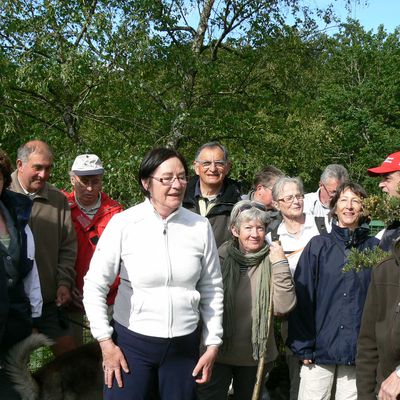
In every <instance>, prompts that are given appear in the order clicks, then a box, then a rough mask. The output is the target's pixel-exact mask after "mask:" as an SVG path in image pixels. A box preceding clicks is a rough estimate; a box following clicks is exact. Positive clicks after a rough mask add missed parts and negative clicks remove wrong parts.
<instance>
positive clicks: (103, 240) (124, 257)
mask: <svg viewBox="0 0 400 400" xmlns="http://www.w3.org/2000/svg"><path fill="white" fill-rule="evenodd" d="M187 173H188V168H187V164H186V161H185V160H184V158H183V157H182V156H181V155H180V154H179V153H178V152H176V151H175V150H172V149H166V148H159V149H154V150H152V151H150V152H149V153H147V154H146V155H145V157H144V159H143V161H142V163H141V165H140V170H139V177H138V178H139V179H138V180H139V184H140V187H141V188H142V191H143V193H144V195H145V196H146V200H145V201H144V202H143V203H141V204H138V205H136V206H134V207H131V208H130V209H128V210H126V211H124V212H122V213H119V214H116V215H115V216H114V217H113V218H112V219H111V220H110V222H109V223H108V225H107V227H106V229H105V230H104V232H103V234H102V236H101V237H100V239H99V242H98V244H97V247H96V251H95V253H94V255H93V258H92V261H91V263H90V267H89V271H88V273H87V275H86V276H85V279H84V280H85V283H84V297H83V303H84V306H85V309H86V313H87V316H88V319H89V322H90V328H91V331H92V334H93V336H94V337H95V338H96V339H97V340H98V341H99V343H100V347H101V350H102V355H103V368H104V380H105V384H106V387H105V391H104V398H105V399H108V400H110V399H113V400H115V399H123V400H144V399H145V400H146V399H152V398H153V397H152V396H153V394H156V395H157V396H159V397H158V398H159V399H161V400H170V399H174V400H195V399H196V383H204V382H207V381H208V380H209V379H210V375H211V369H212V365H213V362H214V359H215V357H216V355H217V352H218V346H219V345H220V344H221V336H222V311H223V289H222V277H221V270H220V264H219V259H218V252H217V248H216V244H215V239H214V236H213V232H212V229H211V226H210V224H209V222H208V220H207V219H206V218H204V217H202V216H200V215H197V214H194V213H192V212H191V211H188V210H186V209H184V208H183V207H182V206H181V203H182V199H183V195H184V192H185V189H186V184H187ZM118 274H119V275H120V278H121V283H120V285H119V288H118V293H117V296H116V299H115V305H114V312H113V319H112V321H111V323H109V321H108V317H107V302H106V300H107V293H108V290H109V287H110V285H111V284H112V283H113V282H114V280H115V278H116V276H117V275H118ZM199 326H201V328H202V343H203V344H204V346H205V348H206V350H205V352H204V354H202V356H201V357H199V348H200V336H201V333H200V332H199Z"/></svg>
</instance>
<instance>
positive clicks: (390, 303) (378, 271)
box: [356, 238, 400, 400]
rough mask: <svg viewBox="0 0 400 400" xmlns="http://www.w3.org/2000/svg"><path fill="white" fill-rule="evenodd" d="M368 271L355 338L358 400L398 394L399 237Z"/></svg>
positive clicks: (386, 397)
mask: <svg viewBox="0 0 400 400" xmlns="http://www.w3.org/2000/svg"><path fill="white" fill-rule="evenodd" d="M392 250H393V255H392V256H391V257H388V258H387V259H385V260H384V261H382V262H381V263H380V264H378V265H377V266H376V267H375V268H374V269H373V271H372V278H371V283H370V286H369V289H368V294H367V299H366V301H365V305H364V311H363V317H362V321H361V328H360V334H359V337H358V346H357V358H356V378H357V394H358V397H357V398H358V400H375V399H376V398H377V395H378V398H379V399H384V400H386V399H387V400H389V399H396V398H397V396H398V395H399V394H400V238H398V239H397V240H395V242H394V245H393V247H392Z"/></svg>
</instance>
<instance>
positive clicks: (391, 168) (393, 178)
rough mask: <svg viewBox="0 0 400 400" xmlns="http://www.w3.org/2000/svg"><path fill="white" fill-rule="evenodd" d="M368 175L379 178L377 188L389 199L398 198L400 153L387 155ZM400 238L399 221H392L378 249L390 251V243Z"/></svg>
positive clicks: (399, 188) (399, 195)
mask: <svg viewBox="0 0 400 400" xmlns="http://www.w3.org/2000/svg"><path fill="white" fill-rule="evenodd" d="M368 175H370V176H375V177H380V178H381V181H380V183H379V187H380V189H381V190H382V192H384V193H387V195H388V196H389V197H396V198H400V151H398V152H396V153H393V154H389V155H388V156H387V157H386V159H385V160H384V161H383V162H382V164H381V165H380V166H379V167H375V168H369V169H368ZM399 236H400V221H392V222H391V223H390V224H389V225H388V226H387V228H386V229H385V231H384V233H383V236H382V239H381V242H380V245H379V246H380V247H381V248H382V249H383V250H385V251H390V250H391V247H392V243H393V241H394V240H396V239H397V238H398V237H399Z"/></svg>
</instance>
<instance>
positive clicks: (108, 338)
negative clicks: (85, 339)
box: [97, 337, 111, 343]
mask: <svg viewBox="0 0 400 400" xmlns="http://www.w3.org/2000/svg"><path fill="white" fill-rule="evenodd" d="M107 340H111V338H110V337H107V338H103V339H98V340H97V341H98V342H99V343H101V342H105V341H107Z"/></svg>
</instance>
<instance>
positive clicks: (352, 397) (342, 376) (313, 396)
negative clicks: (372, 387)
mask: <svg viewBox="0 0 400 400" xmlns="http://www.w3.org/2000/svg"><path fill="white" fill-rule="evenodd" d="M332 389H334V390H335V391H336V393H335V395H334V397H332V399H335V400H357V387H356V367H354V366H347V365H316V364H312V365H303V366H302V367H301V371H300V389H299V400H330V399H331V392H332Z"/></svg>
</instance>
